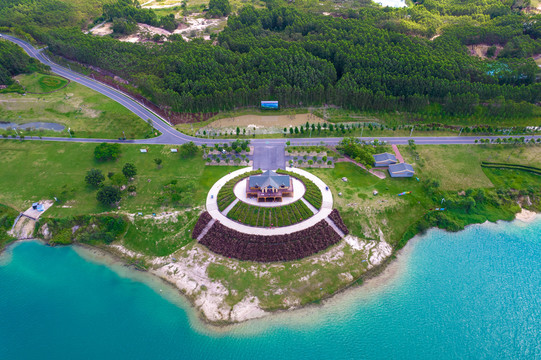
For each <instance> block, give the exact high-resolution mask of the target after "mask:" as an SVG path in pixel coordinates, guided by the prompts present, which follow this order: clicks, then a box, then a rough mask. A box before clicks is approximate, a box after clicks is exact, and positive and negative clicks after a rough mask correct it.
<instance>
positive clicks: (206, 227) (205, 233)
mask: <svg viewBox="0 0 541 360" xmlns="http://www.w3.org/2000/svg"><path fill="white" fill-rule="evenodd" d="M215 222H216V219H211V220H210V221H209V223H208V224H207V225H206V226H205V227H204V228H203V230H202V231H201V234H199V236H198V237H197V241H199V240H201V239H202V238H203V236H205V235H207V233H208V232H209V230H210V228H211V227H212V225H214V223H215Z"/></svg>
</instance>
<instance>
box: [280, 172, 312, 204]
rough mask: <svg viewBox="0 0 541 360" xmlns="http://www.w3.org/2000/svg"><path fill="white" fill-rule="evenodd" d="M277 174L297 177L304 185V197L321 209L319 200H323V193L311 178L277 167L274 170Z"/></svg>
mask: <svg viewBox="0 0 541 360" xmlns="http://www.w3.org/2000/svg"><path fill="white" fill-rule="evenodd" d="M276 172H277V173H278V174H287V175H289V176H292V177H294V178H297V179H299V180H300V181H302V183H303V184H304V187H305V188H306V192H305V193H304V199H305V200H306V201H308V202H309V203H310V204H312V206H313V207H315V208H316V209H321V202H322V200H323V195H322V194H321V190H320V189H319V187H318V186H317V185H316V184H314V183H313V182H312V181H311V180H308V179H307V178H305V177H304V176H302V175H299V174H297V173H294V172H290V171H285V170H281V169H278V170H277V171H276Z"/></svg>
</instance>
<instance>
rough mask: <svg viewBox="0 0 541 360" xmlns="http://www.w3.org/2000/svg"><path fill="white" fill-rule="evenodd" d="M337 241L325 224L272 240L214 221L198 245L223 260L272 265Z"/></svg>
mask: <svg viewBox="0 0 541 360" xmlns="http://www.w3.org/2000/svg"><path fill="white" fill-rule="evenodd" d="M338 241H340V235H338V234H337V233H336V231H334V229H333V228H332V227H331V226H330V225H329V224H328V223H327V222H326V221H325V220H322V221H320V222H319V223H317V224H316V225H314V226H312V227H311V228H308V229H305V230H301V231H297V232H294V233H291V234H286V235H274V236H264V235H250V234H244V233H241V232H238V231H236V230H233V229H230V228H227V227H225V226H223V225H222V224H221V223H220V222H218V221H217V222H215V223H214V225H212V227H211V228H210V229H209V231H208V232H207V233H206V234H205V236H203V238H202V239H201V240H200V243H201V244H203V245H205V246H206V247H207V248H209V249H210V250H211V251H213V252H215V253H218V254H221V255H223V256H226V257H230V258H235V259H239V260H251V261H259V262H271V261H290V260H298V259H302V258H304V257H307V256H309V255H312V254H315V253H317V252H319V251H321V250H324V249H326V248H328V247H329V246H331V245H333V244H336V243H337V242H338Z"/></svg>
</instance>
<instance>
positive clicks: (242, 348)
mask: <svg viewBox="0 0 541 360" xmlns="http://www.w3.org/2000/svg"><path fill="white" fill-rule="evenodd" d="M540 234H541V219H540V218H538V220H537V221H536V222H534V223H531V224H528V225H526V224H521V223H518V222H514V223H498V224H485V225H481V226H471V227H469V228H467V229H466V230H465V231H463V232H460V233H456V234H448V233H445V232H443V231H437V230H434V231H430V232H429V233H428V234H427V235H426V236H423V237H421V238H420V239H417V240H415V241H414V242H413V243H412V244H411V245H408V248H407V249H406V250H407V251H406V252H407V253H406V254H405V255H402V256H401V257H400V258H399V261H398V262H397V263H396V264H394V265H393V266H395V267H396V269H395V272H399V273H400V275H397V276H392V277H391V279H390V280H386V281H385V282H384V283H383V284H377V282H378V281H379V282H382V280H377V281H376V284H374V283H372V284H368V285H367V286H365V287H362V288H360V289H354V290H351V291H348V292H347V293H346V294H345V295H340V296H338V298H337V299H334V300H332V301H331V302H330V303H328V304H326V305H325V306H323V307H318V308H312V309H308V310H301V311H298V312H293V313H289V314H287V315H278V316H276V317H274V318H273V319H270V320H268V319H263V320H258V321H254V322H249V323H247V324H245V325H241V326H237V327H234V328H233V329H229V330H227V331H221V332H216V331H214V330H210V329H207V328H205V327H204V326H202V325H201V324H199V323H198V322H197V320H193V315H189V314H192V313H191V310H183V309H182V308H181V307H179V306H178V305H176V304H173V303H171V302H170V301H168V300H166V299H165V298H164V297H162V296H160V295H159V294H158V293H157V292H156V291H155V290H153V289H152V288H151V287H150V286H149V285H147V284H145V283H143V282H140V281H136V280H133V279H132V278H133V276H136V277H140V276H141V275H133V274H132V278H130V277H127V276H119V274H118V271H121V270H118V269H117V271H116V272H114V271H112V270H110V269H109V268H108V267H106V266H104V265H102V264H99V263H96V262H95V261H88V260H85V259H84V258H82V257H81V256H80V255H79V254H78V253H77V252H75V251H74V250H73V249H72V248H68V247H65V248H50V247H46V246H43V245H41V244H39V243H37V242H24V243H20V244H18V245H16V246H14V247H13V248H11V249H10V251H8V253H7V254H5V255H3V257H2V258H1V259H0V359H2V360H3V359H323V358H325V359H363V358H370V359H536V358H537V359H539V358H541V235H540ZM113 268H114V267H113ZM117 268H118V266H117ZM124 275H125V274H124ZM152 287H153V288H155V289H158V288H160V287H162V288H163V285H159V284H153V285H152ZM166 293H167V295H166V296H171V294H170V291H169V290H164V293H162V294H166ZM187 311H188V313H187ZM193 327H195V328H196V329H195V330H194V328H193Z"/></svg>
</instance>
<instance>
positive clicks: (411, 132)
mask: <svg viewBox="0 0 541 360" xmlns="http://www.w3.org/2000/svg"><path fill="white" fill-rule="evenodd" d="M414 128H415V125H413V126H412V127H411V131H410V137H411V134H413V129H414Z"/></svg>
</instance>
